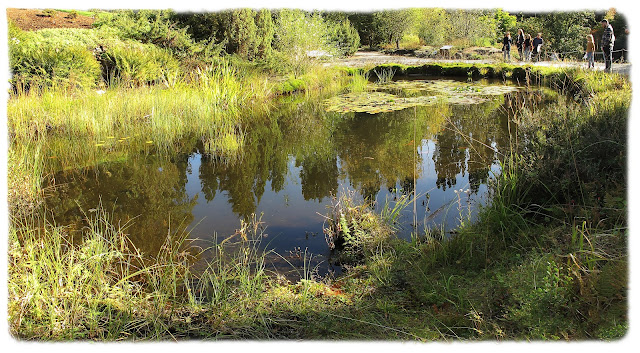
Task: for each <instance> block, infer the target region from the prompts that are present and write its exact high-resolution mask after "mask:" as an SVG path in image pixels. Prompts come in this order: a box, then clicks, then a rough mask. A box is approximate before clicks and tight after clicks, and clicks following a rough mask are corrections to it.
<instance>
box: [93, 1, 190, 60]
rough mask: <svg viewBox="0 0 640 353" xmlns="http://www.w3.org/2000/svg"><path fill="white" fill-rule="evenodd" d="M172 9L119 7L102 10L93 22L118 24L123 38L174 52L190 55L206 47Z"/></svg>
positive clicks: (184, 55)
mask: <svg viewBox="0 0 640 353" xmlns="http://www.w3.org/2000/svg"><path fill="white" fill-rule="evenodd" d="M172 16H173V12H172V11H169V10H161V11H155V10H139V11H132V10H117V11H113V12H109V13H101V14H100V15H99V16H98V18H97V19H96V21H95V22H94V23H93V26H94V27H96V28H103V27H110V28H114V29H115V30H116V32H117V35H118V36H119V37H120V38H122V39H133V40H136V41H140V42H142V43H146V44H153V45H156V46H159V47H161V48H165V49H167V50H169V51H170V52H171V53H172V54H173V55H176V56H179V57H181V58H187V57H190V56H192V55H194V53H198V52H200V51H201V50H202V48H201V47H200V46H198V45H196V44H195V43H194V42H193V41H192V40H191V37H190V36H189V34H188V33H187V30H186V28H178V27H177V26H176V24H175V23H174V22H173V21H172V20H171V18H172Z"/></svg>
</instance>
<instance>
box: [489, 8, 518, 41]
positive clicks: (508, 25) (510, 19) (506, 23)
mask: <svg viewBox="0 0 640 353" xmlns="http://www.w3.org/2000/svg"><path fill="white" fill-rule="evenodd" d="M494 18H495V20H496V22H497V23H496V24H497V28H496V30H497V33H496V39H501V38H502V37H503V36H504V34H505V33H506V32H511V37H512V38H513V39H514V42H515V38H516V35H517V32H516V22H517V18H516V16H513V15H509V13H508V12H506V11H503V10H502V9H498V10H496V14H495V16H494Z"/></svg>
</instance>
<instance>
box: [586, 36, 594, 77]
mask: <svg viewBox="0 0 640 353" xmlns="http://www.w3.org/2000/svg"><path fill="white" fill-rule="evenodd" d="M595 51H596V43H595V42H594V39H593V35H592V34H587V51H586V54H585V55H586V57H587V69H592V68H595V61H594V58H593V55H594V54H595Z"/></svg>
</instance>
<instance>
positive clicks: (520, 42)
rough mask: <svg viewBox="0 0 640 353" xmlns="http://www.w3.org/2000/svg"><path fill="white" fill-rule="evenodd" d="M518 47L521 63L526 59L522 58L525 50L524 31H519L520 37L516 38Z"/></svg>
mask: <svg viewBox="0 0 640 353" xmlns="http://www.w3.org/2000/svg"><path fill="white" fill-rule="evenodd" d="M516 47H518V55H520V61H524V60H525V58H524V57H523V56H522V51H523V48H524V32H523V31H522V29H518V37H517V38H516Z"/></svg>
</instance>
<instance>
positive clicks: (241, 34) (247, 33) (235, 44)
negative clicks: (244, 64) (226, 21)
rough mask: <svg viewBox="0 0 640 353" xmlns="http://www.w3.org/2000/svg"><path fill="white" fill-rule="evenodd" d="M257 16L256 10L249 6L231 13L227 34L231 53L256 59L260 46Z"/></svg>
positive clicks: (228, 48) (244, 57)
mask: <svg viewBox="0 0 640 353" xmlns="http://www.w3.org/2000/svg"><path fill="white" fill-rule="evenodd" d="M255 16H256V13H255V11H254V10H252V9H247V8H245V9H239V10H234V11H233V12H232V13H231V24H230V26H229V32H228V34H227V38H228V39H229V46H228V47H227V50H228V52H229V53H236V54H238V55H239V56H240V57H241V58H243V59H246V60H253V59H254V57H255V56H256V50H257V47H258V37H257V26H256V22H255Z"/></svg>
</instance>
